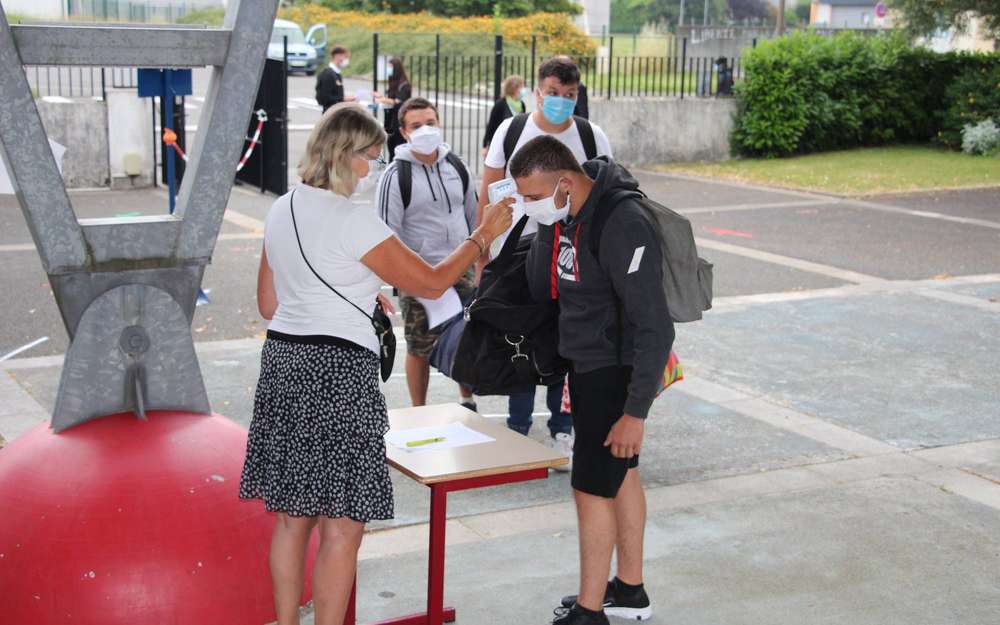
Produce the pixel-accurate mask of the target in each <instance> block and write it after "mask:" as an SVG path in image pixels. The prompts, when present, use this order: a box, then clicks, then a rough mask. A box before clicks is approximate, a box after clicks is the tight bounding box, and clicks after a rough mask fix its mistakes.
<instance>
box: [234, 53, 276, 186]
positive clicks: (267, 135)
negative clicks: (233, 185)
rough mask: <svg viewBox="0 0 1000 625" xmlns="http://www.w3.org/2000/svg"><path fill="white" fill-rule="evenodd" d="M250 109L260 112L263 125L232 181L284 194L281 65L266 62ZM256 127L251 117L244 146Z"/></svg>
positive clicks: (255, 115) (253, 118) (255, 118)
mask: <svg viewBox="0 0 1000 625" xmlns="http://www.w3.org/2000/svg"><path fill="white" fill-rule="evenodd" d="M253 108H254V111H259V110H263V111H264V112H265V114H266V115H267V121H266V122H264V127H263V129H262V131H261V135H260V140H259V141H258V145H257V147H256V148H255V149H254V151H253V153H252V154H251V155H250V158H249V159H248V160H247V162H246V164H245V165H244V166H243V169H241V170H240V171H239V172H238V173H237V174H236V181H237V183H241V182H242V183H245V184H249V185H253V186H255V187H258V188H260V191H261V193H264V192H265V191H270V192H271V193H274V194H275V195H284V194H285V192H287V191H288V73H287V71H286V67H285V63H284V62H282V61H275V60H273V59H268V60H267V63H266V64H265V65H264V74H263V76H261V79H260V88H259V89H258V90H257V100H256V102H254V107H253ZM257 124H258V118H257V114H256V113H254V114H252V116H251V119H250V124H249V127H248V130H247V142H248V143H247V145H248V146H249V141H250V139H251V138H252V137H253V135H254V132H255V131H256V130H257Z"/></svg>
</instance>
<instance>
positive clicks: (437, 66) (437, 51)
mask: <svg viewBox="0 0 1000 625" xmlns="http://www.w3.org/2000/svg"><path fill="white" fill-rule="evenodd" d="M440 91H441V33H438V34H436V35H434V107H435V108H437V106H438V93H440Z"/></svg>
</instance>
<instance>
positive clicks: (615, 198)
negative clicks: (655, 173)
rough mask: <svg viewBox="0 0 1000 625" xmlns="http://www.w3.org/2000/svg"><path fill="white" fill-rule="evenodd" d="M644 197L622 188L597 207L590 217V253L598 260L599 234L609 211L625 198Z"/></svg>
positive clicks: (637, 192) (639, 192) (601, 232)
mask: <svg viewBox="0 0 1000 625" xmlns="http://www.w3.org/2000/svg"><path fill="white" fill-rule="evenodd" d="M644 197H646V196H645V195H644V194H643V193H642V192H641V191H631V190H627V189H623V190H621V191H618V192H617V193H615V194H614V195H612V196H611V197H610V198H609V199H608V200H607V201H606V202H604V203H603V204H601V205H600V206H598V207H597V212H595V213H594V216H593V217H591V219H590V242H589V243H590V253H591V254H592V255H593V256H594V258H595V259H597V260H598V261H600V260H601V254H600V250H601V235H602V234H604V226H605V225H607V223H608V219H609V218H610V217H611V213H612V212H614V210H615V209H616V208H617V207H618V205H619V204H621V203H622V202H624V201H625V200H629V199H633V198H639V199H641V198H644Z"/></svg>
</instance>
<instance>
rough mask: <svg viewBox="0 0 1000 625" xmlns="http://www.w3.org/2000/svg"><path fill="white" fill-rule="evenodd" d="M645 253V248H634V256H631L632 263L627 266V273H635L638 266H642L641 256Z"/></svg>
mask: <svg viewBox="0 0 1000 625" xmlns="http://www.w3.org/2000/svg"><path fill="white" fill-rule="evenodd" d="M645 252H646V246H645V245H643V246H642V247H637V248H635V254H632V263H631V264H630V265H629V266H628V272H629V273H635V272H637V271H639V265H641V264H642V255H643V254H644V253H645Z"/></svg>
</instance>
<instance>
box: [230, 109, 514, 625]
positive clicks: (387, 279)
mask: <svg viewBox="0 0 1000 625" xmlns="http://www.w3.org/2000/svg"><path fill="white" fill-rule="evenodd" d="M385 140H386V135H385V131H384V130H383V129H382V126H381V125H380V124H379V123H378V122H376V121H375V119H374V118H373V117H372V116H371V115H370V114H369V113H368V112H366V111H365V110H364V109H362V108H360V107H358V106H357V105H354V104H340V105H336V106H334V107H332V108H331V109H330V110H329V111H327V112H326V113H324V114H323V117H322V118H320V121H319V122H318V123H317V124H316V127H315V128H313V131H312V134H310V135H309V141H308V144H307V146H306V154H305V156H304V157H303V159H302V162H301V163H300V165H299V175H300V176H301V177H302V181H303V182H302V183H301V184H299V185H297V186H296V187H295V188H294V189H292V191H291V192H289V193H287V194H285V195H283V196H282V197H280V198H278V199H277V201H275V203H274V205H273V206H272V207H271V210H270V211H269V212H268V215H267V221H266V224H265V227H264V251H263V253H262V254H261V259H260V269H259V273H258V276H257V305H258V308H259V309H260V313H261V315H262V316H263V317H264V318H265V319H268V320H270V322H271V323H270V324H269V326H268V331H267V339H266V340H265V342H264V347H263V351H262V353H261V368H260V378H259V379H258V381H257V391H256V394H255V396H254V414H253V420H252V421H251V423H250V432H249V435H248V439H247V456H246V462H245V463H244V466H243V474H242V476H241V479H240V491H239V496H240V497H241V498H243V499H263V500H264V505H265V507H266V509H267V510H269V511H271V512H277V513H278V515H277V517H278V518H277V522H276V523H275V527H274V534H273V536H272V542H271V549H270V558H269V562H270V569H271V580H272V583H273V585H274V601H275V609H276V611H277V614H278V622H281V623H292V622H297V620H298V609H299V598H300V597H301V596H302V590H303V588H302V586H303V576H304V565H305V555H306V545H307V544H308V542H309V536H310V534H311V532H312V530H313V528H314V527H316V526H317V525H318V526H319V536H320V547H319V556H318V557H317V559H316V564H315V568H314V571H313V576H314V580H315V583H314V585H313V596H314V598H315V602H316V613H317V614H316V621H317V622H323V623H340V622H342V621H343V618H344V613H345V610H346V608H347V601H348V597H349V595H350V592H351V586H352V585H353V583H354V574H355V568H356V565H357V552H358V548H359V547H360V546H361V537H362V535H363V533H364V527H365V523H367V522H368V521H372V520H376V519H390V518H392V515H393V498H392V482H391V481H390V479H389V473H388V470H387V468H386V464H385V440H384V438H383V436H384V435H385V433H386V432H387V431H388V429H389V420H388V415H387V412H386V403H385V397H384V396H383V395H382V391H381V389H380V388H379V384H378V371H379V357H378V351H379V344H378V340H377V339H376V337H375V331H374V328H373V327H372V323H371V321H370V319H369V315H371V313H372V312H374V310H375V306H376V301H377V300H378V301H381V303H382V305H383V307H388V308H390V309H391V306H390V305H389V302H388V300H386V299H385V298H384V297H382V296H381V295H380V289H381V287H382V284H383V283H388V284H390V285H393V286H396V287H398V288H400V289H402V290H404V291H406V292H407V293H414V294H416V295H419V296H421V297H427V298H436V297H440V296H441V295H442V294H443V293H444V292H445V291H446V290H447V289H449V288H450V287H451V285H453V284H454V283H455V282H456V281H458V279H459V277H460V276H462V275H463V274H465V272H466V271H468V270H469V268H470V267H471V266H472V265H473V263H474V262H475V261H476V259H477V258H479V257H480V256H481V255H482V254H483V253H484V251H485V249H486V248H487V247H489V244H490V242H492V240H493V239H494V238H496V236H497V235H498V234H500V233H502V232H504V231H505V230H506V229H507V228H508V227H510V223H511V209H510V204H511V202H509V201H508V202H503V203H498V204H497V205H494V206H490V207H488V208H487V209H486V211H485V213H484V218H483V220H482V223H481V225H480V226H479V227H478V228H476V229H475V230H474V231H473V232H472V233H471V234H470V235H469V236H468V238H467V239H465V240H464V241H463V242H462V243H460V244H459V245H458V246H457V247H456V248H455V249H454V251H453V252H452V253H451V254H450V255H448V256H447V257H446V258H444V259H443V260H442V261H441V262H439V263H437V264H436V265H435V266H433V267H432V266H431V265H429V264H427V263H426V262H425V261H424V260H423V259H421V258H420V256H418V255H417V254H416V253H414V252H413V251H411V250H410V249H409V248H408V247H406V245H404V244H403V243H402V242H401V241H400V240H399V239H398V238H397V237H396V236H395V235H394V234H393V233H392V231H391V230H390V229H389V227H388V226H387V225H386V224H385V222H383V221H382V220H381V219H380V218H379V216H378V214H377V213H376V212H375V211H374V210H373V209H372V206H371V204H370V203H364V202H358V201H357V198H356V197H353V196H355V194H356V193H359V192H363V190H364V189H365V188H366V187H369V188H370V187H371V186H372V185H371V184H370V183H371V182H373V180H374V176H372V172H371V169H372V163H373V162H376V161H380V160H381V156H380V155H381V154H382V150H383V149H384V146H385Z"/></svg>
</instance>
